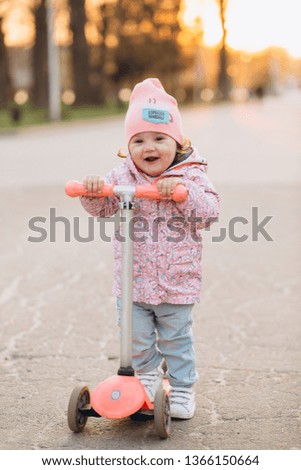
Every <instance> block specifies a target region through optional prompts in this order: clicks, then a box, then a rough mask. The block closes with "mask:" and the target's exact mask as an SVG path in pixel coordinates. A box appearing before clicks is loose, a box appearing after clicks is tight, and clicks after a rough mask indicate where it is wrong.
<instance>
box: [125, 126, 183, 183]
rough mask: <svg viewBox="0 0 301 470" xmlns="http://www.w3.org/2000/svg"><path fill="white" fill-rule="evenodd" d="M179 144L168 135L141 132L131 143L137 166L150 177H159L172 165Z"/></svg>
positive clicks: (130, 146) (132, 155) (130, 147)
mask: <svg viewBox="0 0 301 470" xmlns="http://www.w3.org/2000/svg"><path fill="white" fill-rule="evenodd" d="M176 150H177V143H176V141H175V140H174V139H173V138H172V137H169V136H168V135H166V134H161V133H159V132H139V134H136V135H134V137H132V138H131V140H130V143H129V151H130V154H131V157H132V160H133V162H134V163H135V165H136V166H137V167H138V168H139V169H140V170H142V171H143V172H144V173H146V174H147V175H149V176H159V175H161V173H163V172H164V171H165V170H167V168H168V167H169V166H170V165H171V164H172V162H173V160H174V158H175V155H176Z"/></svg>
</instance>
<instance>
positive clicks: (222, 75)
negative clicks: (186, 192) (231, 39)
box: [218, 0, 230, 100]
mask: <svg viewBox="0 0 301 470" xmlns="http://www.w3.org/2000/svg"><path fill="white" fill-rule="evenodd" d="M219 2H220V16H221V23H222V29H223V39H222V47H221V50H220V58H219V65H220V68H219V74H218V89H219V92H220V98H221V99H222V100H227V99H228V98H229V93H230V78H229V75H228V74H227V65H228V64H227V49H226V39H227V30H226V25H225V3H226V0H219Z"/></svg>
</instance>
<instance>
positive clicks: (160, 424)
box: [154, 388, 171, 439]
mask: <svg viewBox="0 0 301 470" xmlns="http://www.w3.org/2000/svg"><path fill="white" fill-rule="evenodd" d="M154 422H155V428H156V431H157V434H158V436H159V437H161V439H166V438H167V437H169V436H170V432H171V415H170V404H169V397H168V394H167V391H166V390H164V389H163V388H159V389H158V390H157V392H156V395H155V400H154Z"/></svg>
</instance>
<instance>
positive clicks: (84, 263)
mask: <svg viewBox="0 0 301 470" xmlns="http://www.w3.org/2000/svg"><path fill="white" fill-rule="evenodd" d="M300 118H301V93H300V92H296V91H294V92H289V93H286V94H285V95H282V96H280V97H266V98H265V99H263V100H261V101H252V102H249V103H245V104H242V103H241V104H222V105H218V106H214V107H210V106H203V107H193V108H189V109H188V108H185V110H184V111H183V121H184V129H185V131H186V134H187V135H188V136H190V137H191V139H192V141H193V143H194V144H195V145H196V146H197V147H198V148H199V150H200V152H201V153H202V154H203V155H204V157H206V158H207V159H208V161H209V176H210V178H211V180H212V181H213V182H214V184H215V186H216V188H217V190H218V191H219V193H220V195H221V199H222V214H221V217H220V220H219V222H218V223H216V224H215V225H214V226H212V229H211V230H210V231H207V232H205V233H204V283H203V291H202V300H201V303H200V304H198V305H196V306H195V308H194V336H195V349H196V354H197V367H198V372H199V375H200V380H199V382H198V384H197V387H196V393H197V411H196V415H195V417H194V418H193V419H191V420H189V421H180V420H173V422H172V436H171V437H170V439H168V440H160V439H159V438H158V437H157V435H156V432H155V430H154V426H153V423H152V422H147V423H133V422H131V421H130V420H128V419H123V420H120V421H110V420H107V419H93V418H89V420H88V423H87V425H86V428H85V430H84V431H83V432H82V433H80V434H73V433H72V432H71V431H70V430H69V429H68V426H67V406H68V400H69V396H70V393H71V391H72V389H73V387H74V386H75V385H78V384H87V385H89V387H90V388H91V389H93V387H95V386H96V385H97V384H98V383H99V382H100V381H102V380H104V379H106V378H107V377H109V376H111V375H113V374H115V373H116V370H117V368H118V355H119V345H118V338H117V336H116V314H115V300H114V298H113V296H112V294H111V285H112V281H113V253H112V245H111V244H110V243H109V242H104V241H102V240H101V239H100V236H99V226H98V225H97V224H95V225H94V226H90V227H89V226H88V218H87V213H85V212H84V211H83V209H82V208H81V206H80V204H79V202H78V201H77V200H75V199H70V198H68V197H66V196H65V194H64V184H65V182H66V181H68V180H70V179H79V180H80V179H81V178H82V177H83V176H84V175H85V174H89V173H98V174H104V173H106V172H107V171H109V170H110V169H111V168H113V167H114V166H116V165H117V164H119V163H120V160H119V159H118V157H117V156H116V154H117V151H118V149H119V148H120V147H121V148H124V147H125V141H124V135H123V127H122V126H123V122H122V119H121V118H108V119H100V120H93V121H89V122H80V123H72V124H55V125H48V126H40V127H36V128H32V129H28V130H19V131H17V132H12V133H4V132H2V133H1V132H0V165H1V172H0V182H1V193H2V194H1V199H0V207H1V243H0V250H1V252H0V258H1V266H2V269H1V273H2V275H1V281H0V307H1V309H0V321H1V329H0V376H1V380H0V395H1V403H2V406H1V420H0V448H1V449H300V448H301V445H300V443H301V432H300V431H301V429H300V426H301V414H300V413H301V407H300V405H301V403H300V402H301V398H300V397H301V353H300V339H301V321H300V278H301V266H300V259H301V256H300V255H301V253H300V235H299V234H300V229H301V227H300V175H301V172H300V160H301V137H300V121H301V119H300ZM33 223H35V227H36V228H37V227H39V231H37V229H36V230H35V231H33V229H32V227H33V225H32V224H33ZM77 227H78V229H79V234H80V236H81V237H82V238H85V237H87V236H88V235H91V234H92V231H93V232H94V235H93V236H92V238H94V239H93V241H86V242H83V241H82V242H79V241H78V238H79V237H78V236H76V229H77ZM69 229H70V241H69V240H68V230H69ZM89 230H90V232H89ZM106 230H107V234H108V235H110V234H112V226H111V225H110V224H107V225H106ZM29 238H30V240H31V241H30V240H29ZM90 238H91V237H90ZM39 239H44V241H41V240H40V241H38V240H39Z"/></svg>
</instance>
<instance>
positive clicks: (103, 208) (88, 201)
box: [80, 169, 119, 217]
mask: <svg viewBox="0 0 301 470" xmlns="http://www.w3.org/2000/svg"><path fill="white" fill-rule="evenodd" d="M104 180H105V184H118V176H117V171H116V169H114V170H112V171H111V172H110V173H108V174H107V175H106V176H105V177H104ZM80 202H81V204H82V206H83V208H84V209H85V210H86V211H87V212H89V214H91V215H93V216H94V217H112V216H113V215H114V214H115V213H116V212H117V211H118V209H119V206H118V203H119V198H118V197H116V196H109V197H93V198H92V197H86V196H81V197H80Z"/></svg>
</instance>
